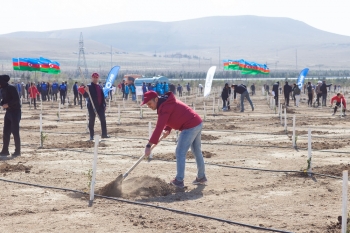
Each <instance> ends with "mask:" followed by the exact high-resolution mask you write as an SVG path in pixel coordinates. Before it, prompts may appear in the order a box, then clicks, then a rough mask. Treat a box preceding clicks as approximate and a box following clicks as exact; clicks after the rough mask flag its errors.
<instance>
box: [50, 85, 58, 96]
mask: <svg viewBox="0 0 350 233" xmlns="http://www.w3.org/2000/svg"><path fill="white" fill-rule="evenodd" d="M57 93H58V83H57V82H56V81H53V83H52V86H51V95H52V96H51V98H52V100H53V101H57Z"/></svg>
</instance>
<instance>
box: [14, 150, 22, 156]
mask: <svg viewBox="0 0 350 233" xmlns="http://www.w3.org/2000/svg"><path fill="white" fill-rule="evenodd" d="M16 156H21V151H19V150H15V153H13V154H12V157H16Z"/></svg>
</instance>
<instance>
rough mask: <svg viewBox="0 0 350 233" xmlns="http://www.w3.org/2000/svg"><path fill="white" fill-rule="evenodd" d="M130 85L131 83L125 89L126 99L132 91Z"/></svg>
mask: <svg viewBox="0 0 350 233" xmlns="http://www.w3.org/2000/svg"><path fill="white" fill-rule="evenodd" d="M129 85H130V84H128V85H125V90H124V95H125V96H124V97H125V100H128V95H129V92H130V89H129Z"/></svg>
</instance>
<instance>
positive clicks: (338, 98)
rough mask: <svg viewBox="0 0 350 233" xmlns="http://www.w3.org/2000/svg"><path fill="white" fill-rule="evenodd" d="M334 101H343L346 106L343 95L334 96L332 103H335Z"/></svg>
mask: <svg viewBox="0 0 350 233" xmlns="http://www.w3.org/2000/svg"><path fill="white" fill-rule="evenodd" d="M334 101H337V103H340V102H343V105H344V108H346V101H345V98H344V96H342V97H338V96H333V98H332V99H331V104H333V102H334Z"/></svg>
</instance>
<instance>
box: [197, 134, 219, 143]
mask: <svg viewBox="0 0 350 233" xmlns="http://www.w3.org/2000/svg"><path fill="white" fill-rule="evenodd" d="M201 137H202V140H206V141H211V140H216V139H219V137H216V136H213V135H210V134H202V135H201Z"/></svg>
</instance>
